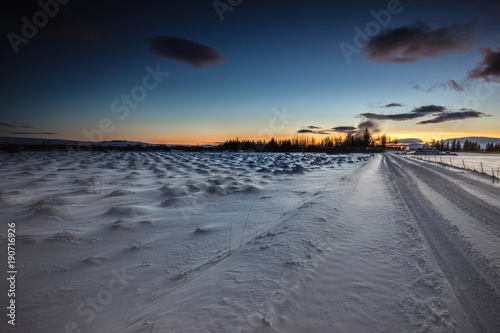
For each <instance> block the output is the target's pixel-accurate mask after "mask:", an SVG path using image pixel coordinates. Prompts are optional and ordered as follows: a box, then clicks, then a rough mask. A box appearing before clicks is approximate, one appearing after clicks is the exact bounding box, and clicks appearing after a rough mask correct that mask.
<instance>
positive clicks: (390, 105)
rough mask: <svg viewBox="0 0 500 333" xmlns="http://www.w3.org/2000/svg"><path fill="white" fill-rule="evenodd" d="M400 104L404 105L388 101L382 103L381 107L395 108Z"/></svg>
mask: <svg viewBox="0 0 500 333" xmlns="http://www.w3.org/2000/svg"><path fill="white" fill-rule="evenodd" d="M401 106H405V105H404V104H403V103H389V104H386V105H384V106H383V107H384V108H395V107H401Z"/></svg>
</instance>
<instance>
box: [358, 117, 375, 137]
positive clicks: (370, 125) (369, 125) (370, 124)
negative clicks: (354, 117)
mask: <svg viewBox="0 0 500 333" xmlns="http://www.w3.org/2000/svg"><path fill="white" fill-rule="evenodd" d="M365 129H368V130H369V131H370V132H371V133H372V134H373V133H379V132H380V128H379V126H378V123H377V122H376V121H373V120H365V121H362V122H360V123H359V124H358V133H357V135H363V132H364V131H365Z"/></svg>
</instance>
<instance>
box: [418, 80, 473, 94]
mask: <svg viewBox="0 0 500 333" xmlns="http://www.w3.org/2000/svg"><path fill="white" fill-rule="evenodd" d="M438 88H443V89H447V88H451V89H453V90H455V91H457V92H462V91H464V90H465V89H468V88H470V84H469V83H468V82H467V81H464V82H462V83H458V82H457V81H455V80H448V81H445V82H441V83H436V84H435V85H433V86H431V87H430V88H428V89H423V88H421V87H420V86H419V85H418V84H413V89H416V90H421V91H427V92H431V91H434V90H436V89H438Z"/></svg>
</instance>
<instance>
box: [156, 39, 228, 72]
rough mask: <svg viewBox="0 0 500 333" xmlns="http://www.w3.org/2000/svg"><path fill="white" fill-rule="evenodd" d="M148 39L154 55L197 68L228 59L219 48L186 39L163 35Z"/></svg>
mask: <svg viewBox="0 0 500 333" xmlns="http://www.w3.org/2000/svg"><path fill="white" fill-rule="evenodd" d="M147 41H148V43H149V46H150V47H149V53H151V54H152V55H153V56H154V57H157V58H161V59H167V60H175V61H180V62H183V63H186V64H188V65H191V66H193V67H195V68H204V67H205V66H207V65H211V66H215V65H217V64H220V63H224V62H226V61H227V59H226V58H224V57H223V56H222V55H221V54H220V53H219V51H218V50H216V49H214V48H212V47H210V46H205V45H201V44H198V43H194V42H191V41H189V40H186V39H182V38H177V37H173V36H162V37H153V38H149V39H148V40H147Z"/></svg>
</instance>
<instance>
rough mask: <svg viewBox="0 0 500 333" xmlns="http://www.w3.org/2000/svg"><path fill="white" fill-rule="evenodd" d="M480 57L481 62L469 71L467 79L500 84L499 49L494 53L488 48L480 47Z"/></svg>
mask: <svg viewBox="0 0 500 333" xmlns="http://www.w3.org/2000/svg"><path fill="white" fill-rule="evenodd" d="M481 57H482V60H481V62H480V63H479V64H477V66H476V67H475V68H473V69H472V70H471V71H469V74H468V76H467V78H468V79H481V80H484V81H487V82H491V81H495V82H500V47H498V48H497V49H496V50H495V51H493V50H492V49H491V48H490V47H481Z"/></svg>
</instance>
